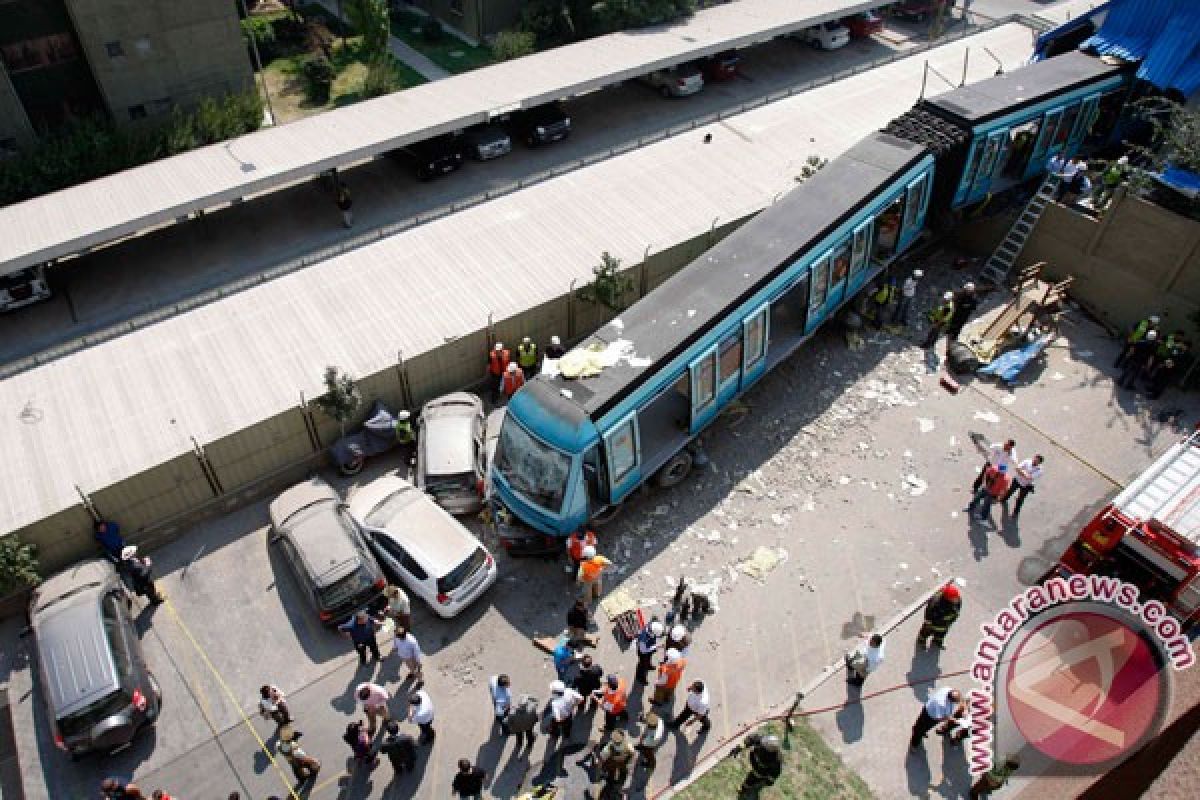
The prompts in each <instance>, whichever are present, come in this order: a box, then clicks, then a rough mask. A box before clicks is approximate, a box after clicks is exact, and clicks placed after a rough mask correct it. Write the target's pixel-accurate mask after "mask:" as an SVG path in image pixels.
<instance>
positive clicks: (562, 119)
mask: <svg viewBox="0 0 1200 800" xmlns="http://www.w3.org/2000/svg"><path fill="white" fill-rule="evenodd" d="M509 127H510V129H511V130H512V135H513V138H514V139H520V140H521V141H523V142H524V143H525V144H527V145H529V146H530V147H534V146H536V145H539V144H550V143H551V142H557V141H559V140H560V139H565V138H567V135H568V134H570V132H571V118H570V117H569V116H567V111H566V109H565V108H563V106H562V104H561V103H546V104H545V105H541V106H534V107H533V108H527V109H525V110H524V111H518V112H516V113H515V114H513V115H512V118H511V119H510V120H509Z"/></svg>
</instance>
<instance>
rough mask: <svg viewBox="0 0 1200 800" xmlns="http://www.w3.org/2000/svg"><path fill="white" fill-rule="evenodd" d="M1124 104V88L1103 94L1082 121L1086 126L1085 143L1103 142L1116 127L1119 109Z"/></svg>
mask: <svg viewBox="0 0 1200 800" xmlns="http://www.w3.org/2000/svg"><path fill="white" fill-rule="evenodd" d="M1124 105H1125V90H1124V89H1117V90H1115V91H1112V92H1108V93H1107V94H1105V95H1103V96H1102V97H1101V98H1100V99H1099V101H1098V103H1097V106H1096V109H1095V111H1093V112H1092V114H1090V115H1089V116H1090V117H1091V119H1088V120H1086V121H1085V122H1084V124H1085V125H1086V126H1087V128H1086V130H1087V140H1086V141H1087V143H1088V144H1091V145H1096V144H1104V143H1105V142H1106V141H1107V140H1108V137H1109V135H1111V134H1112V132H1113V129H1114V128H1116V127H1117V122H1118V121H1119V120H1120V119H1121V110H1122V108H1123V107H1124Z"/></svg>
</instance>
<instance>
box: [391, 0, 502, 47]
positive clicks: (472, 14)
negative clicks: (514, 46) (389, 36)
mask: <svg viewBox="0 0 1200 800" xmlns="http://www.w3.org/2000/svg"><path fill="white" fill-rule="evenodd" d="M412 5H413V6H415V7H417V8H419V9H421V10H422V11H424V12H425V13H427V14H429V15H431V16H434V17H437V18H438V19H440V20H441V21H442V22H444V23H446V24H447V25H451V26H453V27H455V28H457V29H458V30H460V31H462V32H463V33H465V34H466V35H467V36H469V37H471V38H472V39H474V40H476V41H483V40H485V39H487V38H488V37H489V36H494V35H496V34H497V33H499V32H500V31H503V30H511V29H512V28H514V27H516V24H517V22H518V21H519V20H520V19H521V6H523V5H524V3H523V2H522V0H413V2H412Z"/></svg>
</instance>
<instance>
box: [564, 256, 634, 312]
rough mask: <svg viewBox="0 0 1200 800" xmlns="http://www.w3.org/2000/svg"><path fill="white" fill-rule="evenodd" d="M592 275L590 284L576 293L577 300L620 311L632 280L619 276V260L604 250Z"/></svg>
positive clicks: (631, 285)
mask: <svg viewBox="0 0 1200 800" xmlns="http://www.w3.org/2000/svg"><path fill="white" fill-rule="evenodd" d="M592 275H593V276H594V277H593V278H592V282H591V283H590V284H588V285H587V286H585V287H583V288H582V289H580V290H579V291H578V292H577V293H576V294H577V295H578V297H579V299H580V300H586V301H587V302H589V303H599V304H600V305H602V306H605V307H607V308H611V309H612V310H613V311H620V310H621V308H622V302H623V301H624V299H625V294H626V292H629V291H630V290H632V289H633V280H632V279H631V278H629V277H627V276H624V275H622V274H621V259H619V258H617V257H616V256H614V255H613V254H612V253H609V252H608V251H607V250H605V251H604V252H603V253H601V254H600V263H599V264H597V265H596V266H594V267H592Z"/></svg>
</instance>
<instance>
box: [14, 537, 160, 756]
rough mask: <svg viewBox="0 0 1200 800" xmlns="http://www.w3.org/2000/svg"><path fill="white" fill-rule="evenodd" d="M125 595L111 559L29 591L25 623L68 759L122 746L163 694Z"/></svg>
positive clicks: (152, 716)
mask: <svg viewBox="0 0 1200 800" xmlns="http://www.w3.org/2000/svg"><path fill="white" fill-rule="evenodd" d="M130 603H131V601H130V597H129V593H128V592H127V591H126V589H125V587H124V585H122V583H121V579H120V578H119V577H118V576H117V571H116V570H115V569H114V568H113V565H112V564H111V563H109V562H108V561H105V560H102V559H94V560H92V561H85V562H84V563H82V564H78V565H76V566H74V567H71V568H70V569H68V570H65V571H63V572H60V573H58V574H57V575H54V576H51V577H50V578H47V579H46V580H45V581H43V582H42V583H41V584H39V585H38V587H37V588H36V589H35V590H34V591H33V599H32V602H31V603H30V606H29V625H30V631H31V632H32V633H33V637H34V644H35V651H36V653H37V663H38V676H39V679H40V680H39V683H40V689H41V692H42V695H43V699H44V700H45V702H46V709H47V712H48V716H49V717H50V719H51V721H52V723H53V725H54V744H55V745H56V746H57V747H58V748H59V749H60V750H63V751H65V752H66V753H68V754H69V755H70V756H71V758H72V759H74V758H77V757H78V756H80V755H83V754H84V753H90V752H94V751H99V752H112V751H115V750H120V749H122V748H124V747H126V746H128V745H129V743H130V742H132V741H133V737H134V736H136V735H137V733H138V731H140V730H142V729H143V728H145V727H148V726H150V725H153V724H154V721H155V720H156V719H157V718H158V711H159V708H160V706H161V704H162V692H161V691H160V690H159V687H158V682H157V681H155V679H154V675H153V674H151V672H150V670H149V669H147V668H146V659H145V658H144V657H143V655H142V643H141V641H140V640H139V639H138V633H137V628H136V627H135V626H134V624H133V618H132V616H131V615H130Z"/></svg>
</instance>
